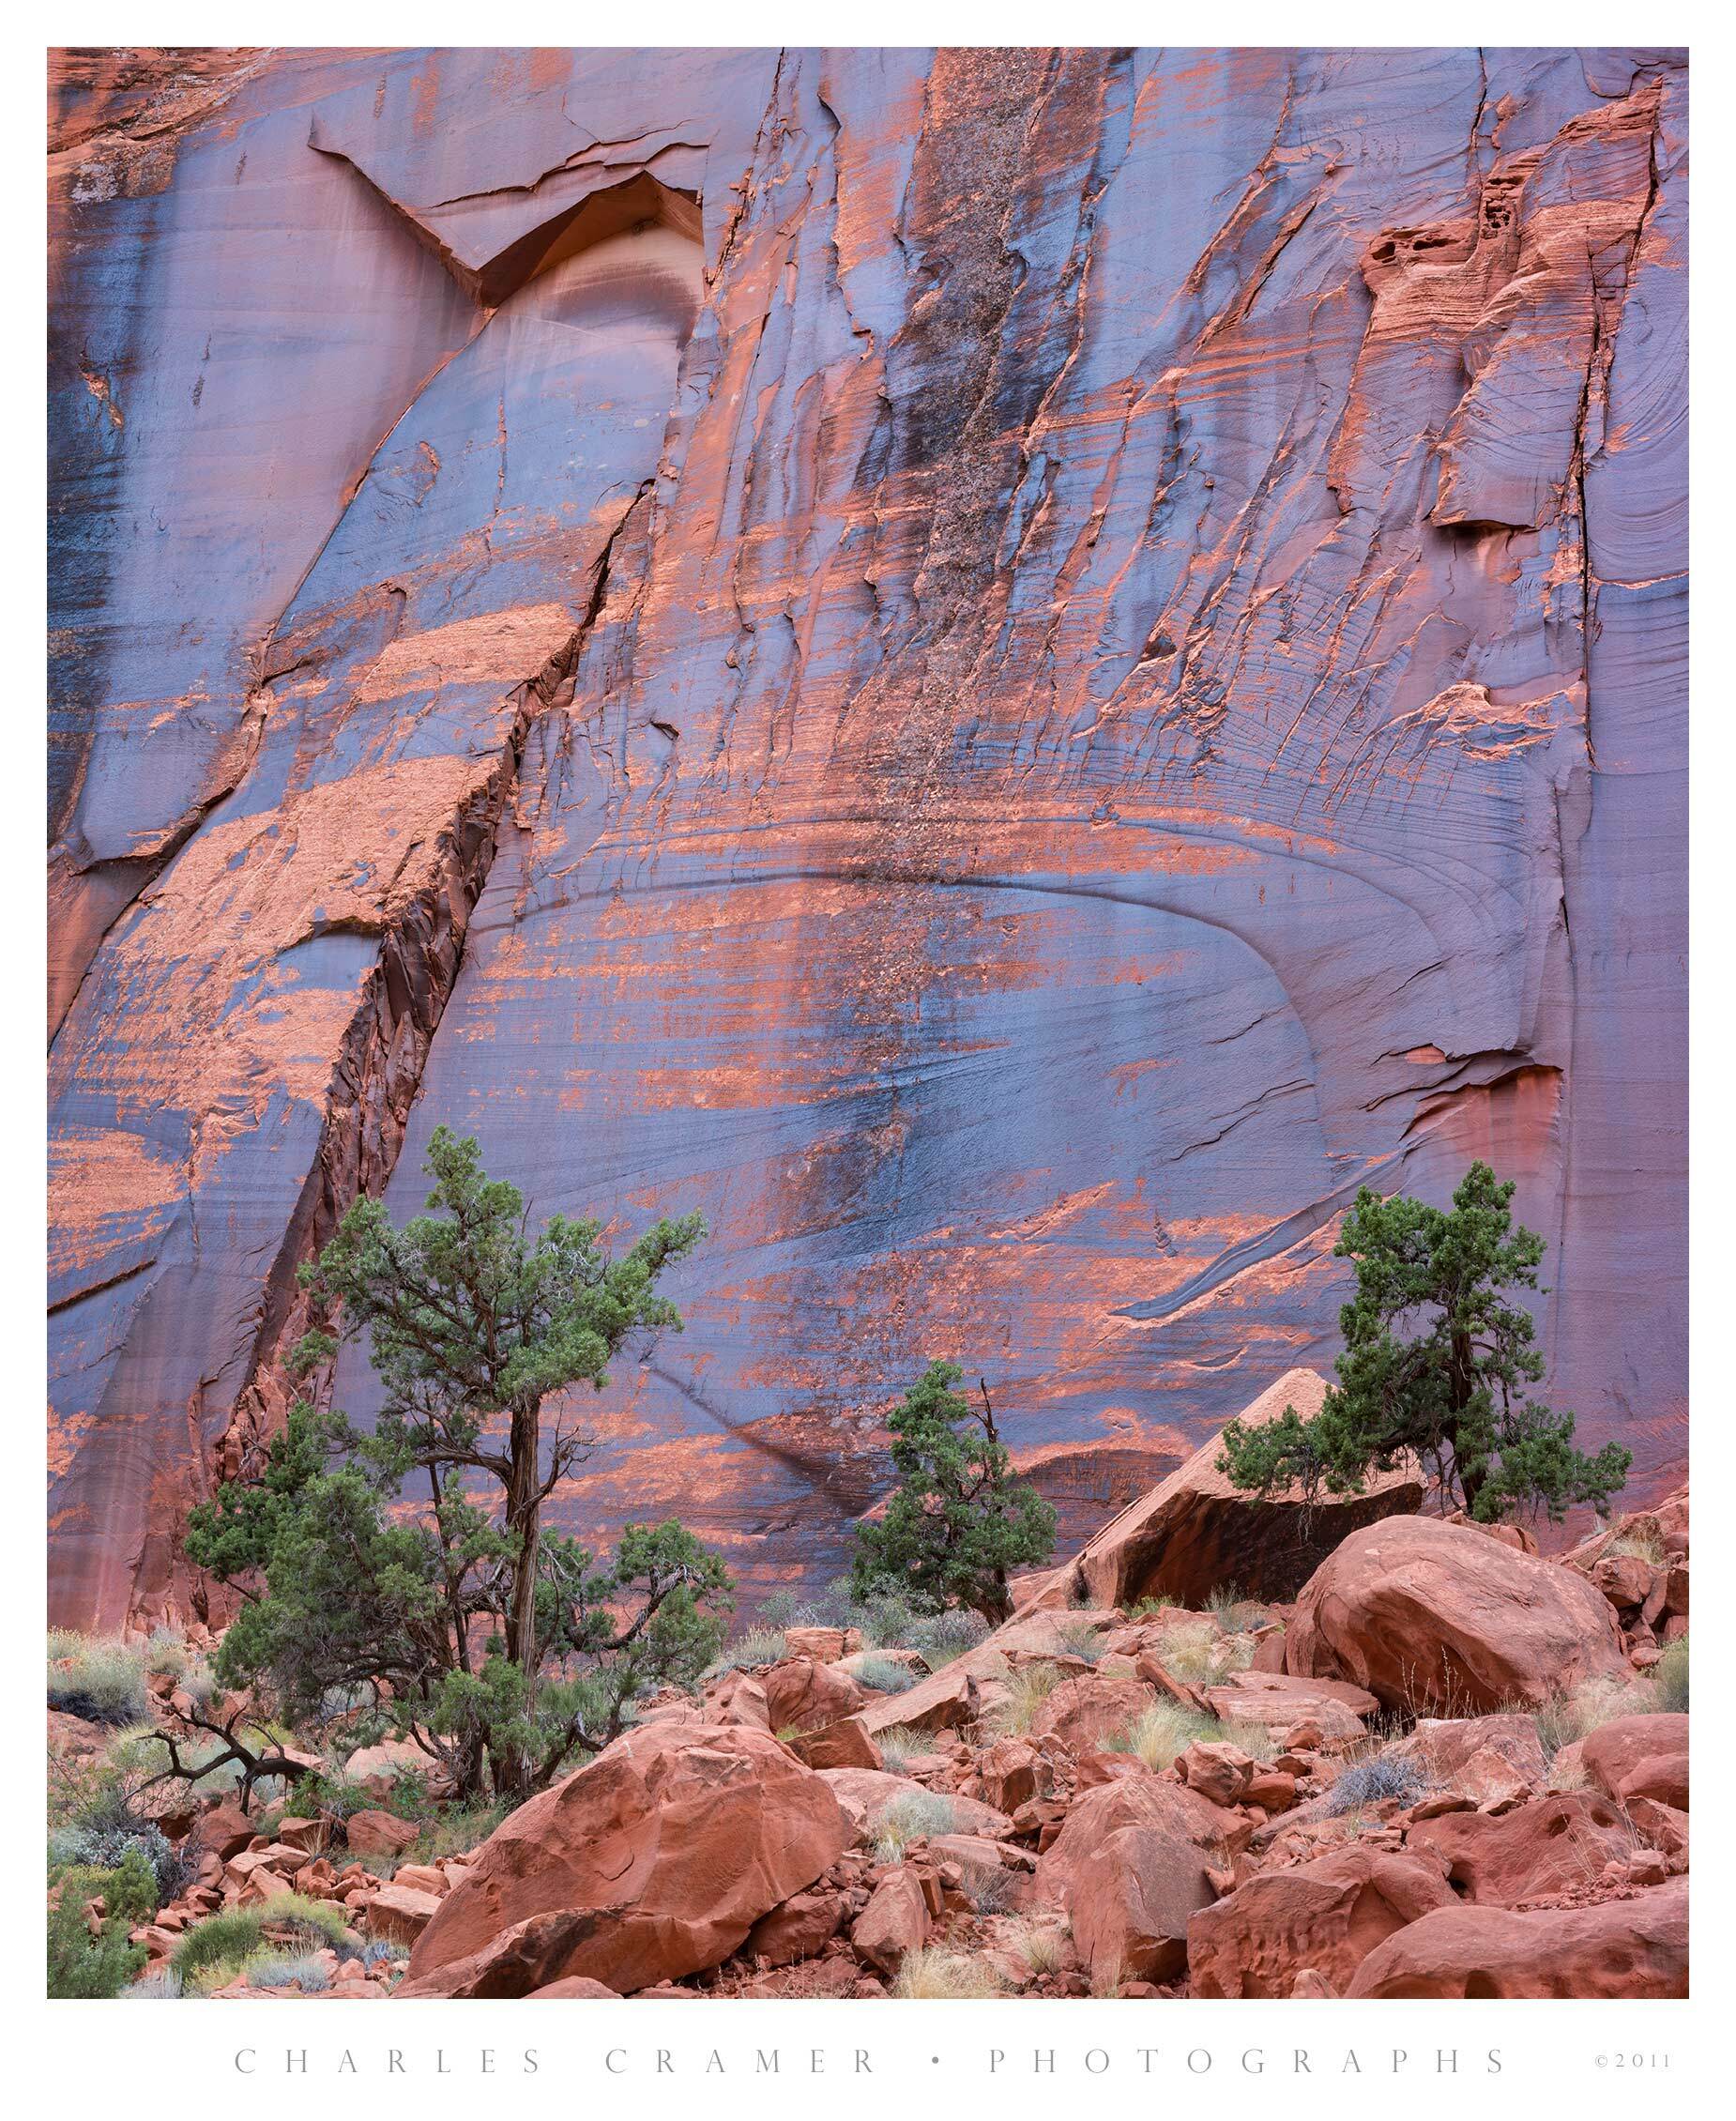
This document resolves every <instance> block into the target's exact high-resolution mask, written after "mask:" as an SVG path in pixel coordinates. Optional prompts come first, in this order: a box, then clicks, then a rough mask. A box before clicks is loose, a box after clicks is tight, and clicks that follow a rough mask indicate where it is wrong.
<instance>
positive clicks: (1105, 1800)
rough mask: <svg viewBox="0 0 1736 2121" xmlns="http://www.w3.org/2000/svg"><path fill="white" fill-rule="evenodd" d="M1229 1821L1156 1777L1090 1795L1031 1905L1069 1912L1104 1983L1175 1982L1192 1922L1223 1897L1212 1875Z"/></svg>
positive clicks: (1141, 1776) (1081, 1949)
mask: <svg viewBox="0 0 1736 2121" xmlns="http://www.w3.org/2000/svg"><path fill="white" fill-rule="evenodd" d="M1225 1832H1226V1815H1225V1814H1224V1813H1223V1812H1222V1811H1220V1810H1219V1808H1217V1807H1216V1806H1215V1805H1213V1804H1211V1803H1210V1802H1208V1801H1207V1799H1206V1798H1204V1797H1202V1796H1200V1795H1199V1794H1198V1793H1197V1792H1196V1791H1193V1790H1188V1789H1184V1788H1183V1787H1182V1785H1181V1784H1180V1783H1179V1782H1170V1781H1167V1780H1165V1779H1164V1778H1160V1777H1158V1776H1155V1775H1150V1774H1146V1773H1144V1772H1143V1771H1141V1772H1139V1773H1136V1774H1130V1775H1124V1776H1118V1777H1117V1778H1115V1779H1114V1780H1113V1781H1110V1782H1105V1783H1102V1784H1100V1785H1099V1786H1098V1787H1097V1788H1095V1789H1092V1790H1088V1791H1087V1792H1086V1793H1085V1794H1084V1795H1083V1796H1082V1797H1081V1798H1080V1799H1079V1800H1078V1802H1077V1803H1076V1804H1075V1805H1074V1807H1073V1808H1072V1810H1071V1811H1070V1812H1069V1813H1068V1814H1067V1817H1066V1820H1065V1822H1064V1823H1063V1824H1062V1826H1061V1829H1060V1832H1059V1833H1058V1835H1057V1836H1056V1838H1055V1839H1054V1841H1053V1842H1052V1843H1051V1844H1050V1846H1049V1847H1048V1848H1047V1849H1045V1850H1044V1851H1043V1854H1042V1856H1041V1857H1040V1858H1039V1860H1038V1864H1037V1870H1036V1875H1035V1877H1034V1878H1033V1879H1032V1881H1031V1885H1030V1889H1029V1899H1030V1901H1031V1903H1032V1904H1033V1905H1036V1906H1060V1907H1063V1908H1065V1909H1066V1911H1067V1914H1068V1915H1069V1917H1070V1919H1071V1922H1072V1926H1073V1938H1074V1948H1075V1949H1076V1950H1077V1952H1078V1954H1079V1956H1080V1958H1081V1959H1083V1960H1084V1961H1086V1962H1087V1963H1088V1964H1089V1966H1090V1968H1091V1971H1092V1976H1093V1979H1094V1980H1096V1981H1097V1982H1098V1984H1099V1985H1100V1986H1101V1985H1104V1984H1106V1983H1110V1982H1117V1981H1120V1980H1122V1979H1131V1980H1149V1981H1170V1980H1174V1979H1176V1978H1177V1977H1178V1976H1180V1973H1181V1972H1182V1970H1183V1969H1184V1967H1185V1965H1186V1962H1187V1924H1188V1918H1189V1917H1190V1916H1191V1915H1193V1914H1194V1913H1195V1911H1196V1910H1197V1909H1199V1908H1202V1907H1208V1906H1210V1905H1211V1901H1212V1900H1214V1899H1215V1898H1216V1897H1217V1896H1216V1893H1215V1891H1214V1889H1213V1886H1212V1883H1211V1869H1213V1867H1214V1866H1217V1865H1219V1864H1221V1862H1222V1860H1223V1857H1224V1854H1225V1850H1224V1837H1225Z"/></svg>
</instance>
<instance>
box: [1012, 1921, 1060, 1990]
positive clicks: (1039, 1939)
mask: <svg viewBox="0 0 1736 2121" xmlns="http://www.w3.org/2000/svg"><path fill="white" fill-rule="evenodd" d="M1015 1942H1016V1944H1017V1946H1018V1949H1019V1952H1020V1954H1021V1955H1022V1957H1023V1958H1024V1961H1025V1963H1026V1965H1027V1966H1028V1967H1029V1968H1030V1970H1031V1972H1032V1973H1033V1974H1034V1975H1037V1976H1040V1977H1041V1976H1044V1975H1049V1974H1058V1973H1059V1972H1060V1970H1061V1968H1062V1967H1063V1966H1065V1965H1066V1963H1067V1932H1066V1930H1063V1929H1061V1928H1060V1927H1059V1926H1058V1924H1056V1923H1053V1922H1028V1923H1027V1924H1026V1925H1025V1926H1024V1928H1023V1930H1021V1931H1020V1933H1019V1935H1018V1937H1017V1938H1016V1940H1015Z"/></svg>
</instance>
